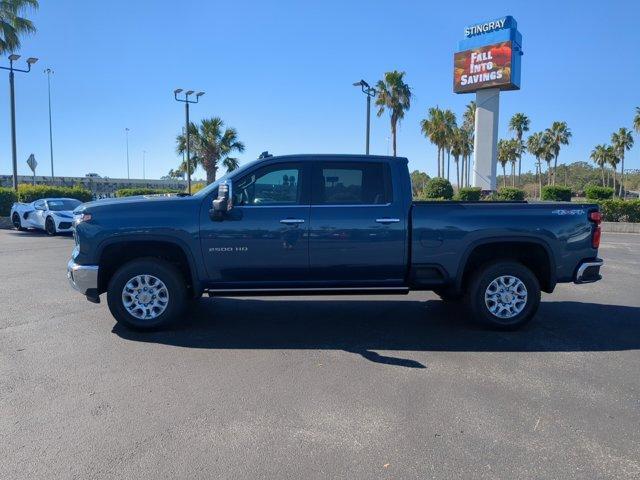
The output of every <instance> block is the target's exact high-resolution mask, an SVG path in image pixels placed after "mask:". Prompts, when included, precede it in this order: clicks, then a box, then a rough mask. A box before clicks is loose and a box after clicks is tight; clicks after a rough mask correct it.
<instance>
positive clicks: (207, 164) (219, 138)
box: [176, 117, 244, 184]
mask: <svg viewBox="0 0 640 480" xmlns="http://www.w3.org/2000/svg"><path fill="white" fill-rule="evenodd" d="M189 136H190V137H191V138H190V146H189V149H190V150H191V151H192V152H193V154H194V155H193V163H192V165H194V167H195V166H196V165H199V166H202V168H204V170H205V172H206V173H207V184H210V183H212V182H214V181H215V179H216V173H217V171H218V169H219V168H220V165H222V166H224V167H225V168H226V169H227V171H231V170H235V169H236V168H238V165H239V162H238V159H237V158H234V157H231V154H233V153H234V152H238V153H242V152H244V143H242V142H241V141H240V140H238V132H237V131H236V129H235V128H224V122H223V121H222V120H221V119H220V118H219V117H213V118H207V119H203V120H202V121H201V122H200V126H199V127H198V126H196V124H195V123H191V124H190V125H189ZM176 142H177V148H176V150H177V152H178V153H179V154H182V153H183V152H184V151H185V150H186V148H187V141H186V136H185V135H182V134H181V135H178V137H177V138H176Z"/></svg>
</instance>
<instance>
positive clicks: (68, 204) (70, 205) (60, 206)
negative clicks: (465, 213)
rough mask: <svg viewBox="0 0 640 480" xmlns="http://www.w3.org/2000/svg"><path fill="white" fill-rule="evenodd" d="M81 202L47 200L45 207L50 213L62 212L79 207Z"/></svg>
mask: <svg viewBox="0 0 640 480" xmlns="http://www.w3.org/2000/svg"><path fill="white" fill-rule="evenodd" d="M81 204H82V202H80V201H79V200H72V199H62V198H61V199H56V200H47V205H48V206H49V210H51V211H52V212H62V211H64V210H73V209H74V208H76V207H77V206H78V205H81Z"/></svg>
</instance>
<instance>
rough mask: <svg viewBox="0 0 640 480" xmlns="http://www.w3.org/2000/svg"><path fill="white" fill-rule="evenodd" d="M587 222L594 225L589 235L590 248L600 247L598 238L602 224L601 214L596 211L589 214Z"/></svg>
mask: <svg viewBox="0 0 640 480" xmlns="http://www.w3.org/2000/svg"><path fill="white" fill-rule="evenodd" d="M589 220H590V221H592V222H593V223H595V227H594V229H593V233H592V234H591V246H592V247H593V248H599V247H600V237H601V236H602V227H601V226H600V223H602V213H600V212H598V211H597V210H596V211H594V212H589Z"/></svg>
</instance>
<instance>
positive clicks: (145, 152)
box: [142, 150, 147, 180]
mask: <svg viewBox="0 0 640 480" xmlns="http://www.w3.org/2000/svg"><path fill="white" fill-rule="evenodd" d="M146 156H147V151H146V150H142V179H143V180H146V179H147V176H146V174H145V170H144V160H145V157H146Z"/></svg>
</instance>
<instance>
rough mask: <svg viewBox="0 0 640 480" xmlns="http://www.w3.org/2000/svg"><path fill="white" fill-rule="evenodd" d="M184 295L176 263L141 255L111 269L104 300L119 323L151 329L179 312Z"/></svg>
mask: <svg viewBox="0 0 640 480" xmlns="http://www.w3.org/2000/svg"><path fill="white" fill-rule="evenodd" d="M186 296H187V289H186V287H185V281H184V277H183V276H182V274H181V273H180V271H179V270H178V269H177V268H176V267H174V266H173V265H172V264H170V263H168V262H166V261H164V260H160V259H157V258H143V259H139V260H132V261H130V262H128V263H126V264H124V265H123V266H122V267H120V268H119V269H118V270H117V271H116V272H115V273H114V275H113V276H112V277H111V280H110V281H109V287H108V289H107V304H108V305H109V310H110V311H111V314H112V315H113V316H114V317H115V319H116V320H117V321H118V322H119V323H123V324H124V325H126V326H127V327H130V328H133V329H136V330H154V329H159V328H163V327H166V326H168V325H169V324H171V323H172V322H173V321H174V320H176V319H177V318H178V317H179V316H180V314H181V313H182V312H183V311H184V307H185V304H186Z"/></svg>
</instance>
